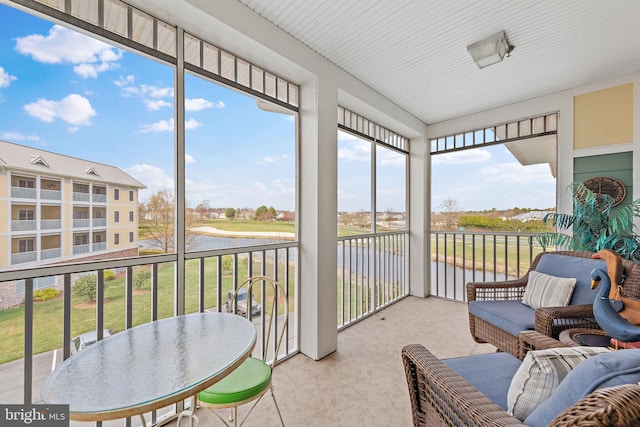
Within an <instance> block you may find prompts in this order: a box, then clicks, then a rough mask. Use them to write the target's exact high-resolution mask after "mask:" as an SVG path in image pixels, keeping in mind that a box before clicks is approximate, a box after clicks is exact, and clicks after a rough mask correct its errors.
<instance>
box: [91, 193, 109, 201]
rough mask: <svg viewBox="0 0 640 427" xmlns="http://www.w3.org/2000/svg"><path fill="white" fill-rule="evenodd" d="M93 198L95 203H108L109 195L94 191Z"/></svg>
mask: <svg viewBox="0 0 640 427" xmlns="http://www.w3.org/2000/svg"><path fill="white" fill-rule="evenodd" d="M91 200H92V201H93V202H94V203H107V195H106V194H97V193H94V194H93V195H92V196H91Z"/></svg>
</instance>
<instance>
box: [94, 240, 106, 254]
mask: <svg viewBox="0 0 640 427" xmlns="http://www.w3.org/2000/svg"><path fill="white" fill-rule="evenodd" d="M105 249H107V242H96V243H93V244H92V245H91V251H92V252H98V251H104V250H105Z"/></svg>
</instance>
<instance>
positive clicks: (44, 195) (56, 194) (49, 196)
mask: <svg viewBox="0 0 640 427" xmlns="http://www.w3.org/2000/svg"><path fill="white" fill-rule="evenodd" d="M40 198H41V199H45V200H62V191H60V190H40Z"/></svg>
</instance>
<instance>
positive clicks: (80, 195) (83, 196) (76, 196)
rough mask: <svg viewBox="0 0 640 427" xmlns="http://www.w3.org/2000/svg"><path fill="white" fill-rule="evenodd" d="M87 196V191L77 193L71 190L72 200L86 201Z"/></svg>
mask: <svg viewBox="0 0 640 427" xmlns="http://www.w3.org/2000/svg"><path fill="white" fill-rule="evenodd" d="M89 198H90V196H89V193H79V192H76V191H74V192H73V201H74V202H88V201H89Z"/></svg>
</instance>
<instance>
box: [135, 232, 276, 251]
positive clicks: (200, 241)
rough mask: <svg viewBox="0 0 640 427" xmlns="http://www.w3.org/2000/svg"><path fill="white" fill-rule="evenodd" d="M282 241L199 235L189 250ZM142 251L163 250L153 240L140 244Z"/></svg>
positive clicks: (143, 241) (146, 240)
mask: <svg viewBox="0 0 640 427" xmlns="http://www.w3.org/2000/svg"><path fill="white" fill-rule="evenodd" d="M282 242H286V240H281V239H249V238H246V237H218V236H202V235H198V236H195V237H194V238H193V244H192V245H191V247H190V248H189V250H191V251H206V250H212V249H227V248H238V247H245V246H256V245H264V244H268V243H282ZM138 246H139V247H140V248H141V249H161V245H160V244H159V243H158V242H156V241H154V240H152V239H145V240H140V241H139V242H138Z"/></svg>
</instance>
